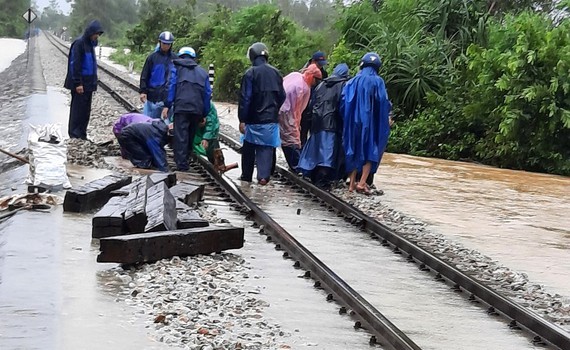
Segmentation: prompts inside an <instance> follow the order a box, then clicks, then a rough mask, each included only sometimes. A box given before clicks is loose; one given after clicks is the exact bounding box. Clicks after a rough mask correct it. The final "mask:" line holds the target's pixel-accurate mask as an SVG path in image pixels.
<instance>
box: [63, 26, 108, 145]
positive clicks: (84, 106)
mask: <svg viewBox="0 0 570 350" xmlns="http://www.w3.org/2000/svg"><path fill="white" fill-rule="evenodd" d="M101 34H103V27H102V26H101V23H99V21H97V20H94V21H92V22H91V23H89V25H88V26H87V28H85V32H83V35H82V36H81V37H79V38H77V39H75V41H74V42H73V43H72V44H71V46H70V48H69V57H68V61H67V75H66V77H65V83H64V87H65V88H66V89H69V90H71V104H70V106H69V127H68V134H69V137H71V138H77V139H83V140H86V139H87V125H89V118H90V117H91V101H92V99H93V92H94V91H96V90H97V58H96V56H95V46H97V40H98V39H99V36H100V35H101Z"/></svg>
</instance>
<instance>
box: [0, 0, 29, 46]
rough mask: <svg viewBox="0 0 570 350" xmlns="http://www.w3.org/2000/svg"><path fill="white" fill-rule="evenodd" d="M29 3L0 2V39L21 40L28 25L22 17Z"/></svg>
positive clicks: (6, 0)
mask: <svg viewBox="0 0 570 350" xmlns="http://www.w3.org/2000/svg"><path fill="white" fill-rule="evenodd" d="M29 6H30V2H29V1H27V0H0V8H1V9H2V11H0V37H12V38H23V37H24V33H25V32H26V30H27V29H28V23H27V22H26V21H25V20H24V18H23V17H22V14H23V13H24V12H26V10H27V9H28V7H29Z"/></svg>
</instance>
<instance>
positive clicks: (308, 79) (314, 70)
mask: <svg viewBox="0 0 570 350" xmlns="http://www.w3.org/2000/svg"><path fill="white" fill-rule="evenodd" d="M322 78H323V74H322V73H321V70H320V69H319V67H317V65H315V64H311V65H309V66H308V67H307V69H305V70H304V71H303V79H304V80H305V83H307V85H309V87H311V86H313V85H315V80H316V79H319V80H320V79H322Z"/></svg>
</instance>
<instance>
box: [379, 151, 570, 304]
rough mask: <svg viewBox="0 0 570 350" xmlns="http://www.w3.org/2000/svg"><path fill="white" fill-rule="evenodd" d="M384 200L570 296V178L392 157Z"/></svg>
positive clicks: (383, 169) (384, 170)
mask: <svg viewBox="0 0 570 350" xmlns="http://www.w3.org/2000/svg"><path fill="white" fill-rule="evenodd" d="M375 183H376V185H377V186H378V188H381V189H383V190H384V193H385V194H384V196H383V197H382V201H383V203H385V204H388V205H390V206H391V207H393V208H397V209H398V211H400V212H402V213H404V214H406V215H409V216H412V217H415V218H418V219H420V220H423V221H425V222H427V223H429V224H431V225H432V230H433V231H436V232H440V233H442V234H444V235H445V236H447V237H450V238H452V239H454V240H456V241H458V242H460V243H462V244H463V245H464V246H466V247H468V248H470V249H476V250H478V251H480V252H482V253H483V254H486V255H488V256H490V257H491V258H492V259H495V260H497V261H499V262H501V263H502V264H504V265H506V266H508V267H510V268H511V269H515V270H517V271H520V272H524V273H526V274H528V276H529V278H530V281H531V282H533V283H540V284H544V285H545V287H546V288H547V290H550V291H552V292H555V293H559V294H562V295H565V296H567V297H570V259H568V256H569V254H570V220H569V219H568V218H569V217H570V178H567V177H562V176H554V175H546V174H537V173H529V172H523V171H514V170H507V169H497V168H492V167H487V166H482V165H477V164H470V163H462V162H452V161H446V160H441V159H431V158H420V157H411V156H406V155H396V154H387V155H386V156H385V157H384V159H383V161H382V165H381V166H380V169H379V171H378V173H377V175H376V179H375Z"/></svg>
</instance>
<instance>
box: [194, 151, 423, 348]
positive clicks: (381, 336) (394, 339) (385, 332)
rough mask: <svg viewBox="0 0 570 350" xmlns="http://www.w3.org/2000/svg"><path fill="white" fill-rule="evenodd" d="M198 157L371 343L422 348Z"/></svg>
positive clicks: (231, 183) (391, 346)
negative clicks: (347, 312) (340, 305)
mask: <svg viewBox="0 0 570 350" xmlns="http://www.w3.org/2000/svg"><path fill="white" fill-rule="evenodd" d="M197 159H198V162H199V163H200V164H201V165H202V166H203V167H204V168H205V169H206V170H207V171H208V172H209V173H210V175H211V176H212V177H213V178H214V179H215V180H216V181H218V183H220V184H222V186H224V188H225V189H226V190H227V191H228V192H229V193H230V195H231V196H232V197H233V198H234V199H235V200H236V201H237V202H238V203H240V204H241V205H243V206H245V207H247V208H248V209H249V215H250V217H251V218H252V219H253V220H254V221H256V222H257V223H258V224H262V225H264V227H263V232H264V233H266V234H271V237H272V240H275V241H277V242H279V244H280V246H281V248H284V249H286V250H287V251H288V253H289V254H290V255H291V256H292V257H293V258H294V259H296V260H297V261H298V262H299V263H300V264H302V265H303V266H304V267H305V268H306V269H307V270H309V271H310V273H309V275H308V276H307V277H311V278H313V279H315V280H316V281H318V282H320V283H322V284H325V285H326V286H327V287H328V288H329V290H330V291H331V292H332V293H334V294H335V295H336V296H337V297H338V299H339V300H340V301H341V302H342V303H344V304H346V305H347V306H348V307H350V308H351V309H352V310H353V311H354V312H355V314H356V315H358V317H359V318H360V319H361V320H362V322H363V324H362V323H359V322H357V323H356V324H355V328H359V327H362V328H365V329H367V330H368V331H370V332H371V333H372V334H374V336H373V337H372V338H371V339H370V343H371V344H374V343H380V344H381V345H385V346H386V345H387V346H389V347H390V348H392V349H397V350H404V349H410V350H411V349H415V350H418V349H421V348H420V347H419V346H418V345H417V344H415V343H414V342H413V341H412V340H411V339H410V338H409V337H408V336H407V335H406V334H405V333H404V332H402V331H401V330H400V329H399V328H398V327H396V326H395V325H394V324H393V323H392V322H390V320H388V319H387V318H386V317H385V316H384V315H383V314H382V313H381V312H380V311H378V310H377V309H376V308H375V307H374V306H373V305H371V304H370V303H369V302H368V301H367V300H366V299H364V298H363V297H362V296H361V295H360V294H358V292H356V291H355V290H354V289H352V287H350V285H348V284H347V283H346V282H345V281H344V280H342V279H341V278H340V277H339V276H338V275H337V274H336V273H334V272H333V271H332V270H331V269H330V268H329V267H328V266H326V265H325V264H324V263H323V262H321V261H320V260H319V259H318V258H317V257H316V256H315V255H313V254H312V253H311V252H310V251H309V250H308V249H307V248H305V247H304V246H303V245H302V244H301V243H299V241H297V240H296V239H295V238H294V237H293V236H291V234H290V233H289V232H287V230H285V229H284V228H283V227H282V226H281V225H279V224H278V223H277V222H276V221H275V220H273V219H272V218H271V216H269V215H268V214H267V213H265V212H264V211H263V210H262V209H261V208H259V207H258V206H257V205H256V204H255V203H254V202H253V201H252V200H251V199H250V198H249V197H247V196H246V195H245V194H243V192H242V191H241V190H240V189H239V188H238V187H236V186H235V185H234V184H233V182H232V181H231V180H229V179H228V178H227V177H225V176H224V175H220V174H219V173H218V172H217V171H216V170H215V169H214V167H213V165H212V164H210V163H209V162H208V161H207V160H206V159H204V158H202V157H197ZM296 265H298V263H296ZM317 285H318V283H317Z"/></svg>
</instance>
